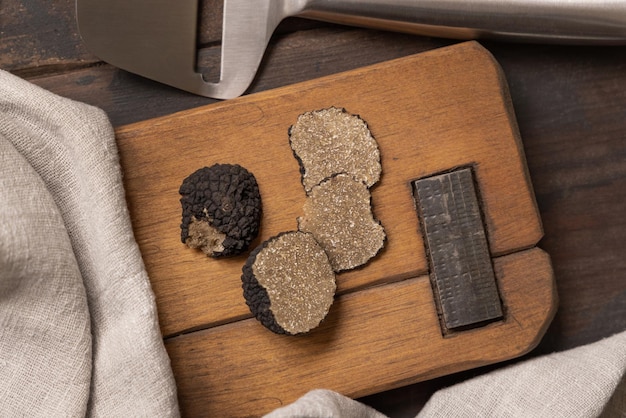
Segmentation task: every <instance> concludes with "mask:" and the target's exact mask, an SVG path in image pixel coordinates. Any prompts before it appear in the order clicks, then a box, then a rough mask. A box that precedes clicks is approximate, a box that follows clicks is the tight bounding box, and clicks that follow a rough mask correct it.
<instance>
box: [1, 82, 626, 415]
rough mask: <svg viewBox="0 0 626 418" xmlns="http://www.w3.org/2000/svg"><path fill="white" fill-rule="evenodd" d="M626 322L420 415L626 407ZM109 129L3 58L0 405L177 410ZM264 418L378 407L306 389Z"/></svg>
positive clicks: (476, 382) (445, 393)
mask: <svg viewBox="0 0 626 418" xmlns="http://www.w3.org/2000/svg"><path fill="white" fill-rule="evenodd" d="M625 371H626V332H623V333H621V334H618V335H615V336H613V337H611V338H607V339H605V340H602V341H599V342H597V343H595V344H592V345H589V346H586V347H579V348H576V349H574V350H571V351H568V352H563V353H556V354H552V355H549V356H545V357H540V358H536V359H533V360H530V361H527V362H522V363H519V364H517V365H515V366H511V367H508V368H503V369H500V370H499V371H497V372H494V373H490V374H487V375H484V376H482V377H479V378H476V379H473V380H470V381H467V382H464V383H461V384H459V385H457V386H453V387H450V388H447V389H444V390H442V391H440V392H438V393H436V394H435V395H434V396H433V397H432V399H431V400H430V401H429V403H428V404H427V405H426V407H425V408H424V409H423V410H422V412H421V413H420V416H424V417H439V416H440V417H444V416H445V417H451V416H452V417H454V416H467V417H479V416H493V417H517V416H519V417H531V416H536V417H577V416H578V417H592V416H599V415H601V414H603V415H604V416H626V415H625V414H626V409H624V408H625V405H624V404H625V399H626V390H625V389H624V387H625V385H624V373H625ZM178 415H179V413H178V405H177V400H176V385H175V382H174V379H173V376H172V371H171V368H170V363H169V359H168V357H167V353H166V351H165V349H164V346H163V342H162V339H161V335H160V333H159V327H158V321H157V312H156V307H155V303H154V295H153V293H152V290H151V288H150V282H149V279H148V276H147V274H146V271H145V269H144V266H143V263H142V260H141V255H140V253H139V250H138V247H137V244H136V242H135V240H134V237H133V234H132V229H131V225H130V220H129V216H128V211H127V208H126V202H125V197H124V189H123V185H122V177H121V172H120V167H119V161H118V155H117V149H116V145H115V138H114V135H113V130H112V128H111V126H110V124H109V122H108V120H107V117H106V115H105V114H104V113H103V112H102V111H101V110H99V109H97V108H94V107H91V106H88V105H85V104H82V103H77V102H74V101H71V100H68V99H64V98H61V97H58V96H56V95H54V94H52V93H49V92H47V91H45V90H42V89H40V88H38V87H36V86H34V85H32V84H30V83H28V82H26V81H23V80H21V79H19V78H17V77H15V76H13V75H11V74H9V73H6V72H3V71H1V70H0V416H2V417H5V416H8V417H13V416H25V417H37V416H40V417H78V416H106V417H117V416H124V417H138V416H146V417H169V416H178ZM268 416H270V417H294V416H298V417H347V418H349V417H365V418H367V417H381V416H382V415H381V414H380V413H378V412H376V411H374V410H373V409H371V408H369V407H366V406H364V405H362V404H360V403H358V402H356V401H353V400H351V399H348V398H346V397H344V396H342V395H340V394H338V393H335V392H331V391H326V390H316V391H312V392H310V393H308V394H307V395H305V396H303V397H302V398H301V399H300V400H298V401H297V402H295V403H294V404H291V405H288V406H286V407H283V408H281V409H278V410H276V411H274V412H272V413H271V414H269V415H268Z"/></svg>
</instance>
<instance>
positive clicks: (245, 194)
mask: <svg viewBox="0 0 626 418" xmlns="http://www.w3.org/2000/svg"><path fill="white" fill-rule="evenodd" d="M179 193H180V194H181V196H182V197H181V199H180V203H181V205H182V208H183V217H182V223H181V225H180V229H181V240H182V242H183V243H185V244H187V245H188V246H189V247H191V248H199V249H201V250H202V251H203V252H204V253H205V254H207V255H209V256H211V257H224V256H229V255H236V254H239V253H241V252H243V251H245V250H246V249H247V248H248V246H249V245H250V242H252V240H253V239H254V238H256V236H257V234H258V232H259V222H260V219H261V195H260V193H259V186H258V184H257V182H256V179H255V178H254V175H252V173H250V172H249V171H248V170H246V169H245V168H243V167H241V166H240V165H236V164H215V165H213V166H211V167H204V168H201V169H199V170H197V171H196V172H194V173H193V174H191V175H190V176H189V177H187V178H186V179H185V180H184V181H183V183H182V185H181V186H180V190H179Z"/></svg>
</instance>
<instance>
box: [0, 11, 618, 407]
mask: <svg viewBox="0 0 626 418" xmlns="http://www.w3.org/2000/svg"><path fill="white" fill-rule="evenodd" d="M211 7H214V5H213V0H206V4H204V3H203V16H204V17H203V24H202V25H201V30H202V33H201V34H200V36H199V39H200V41H201V43H202V48H201V49H200V51H199V62H200V64H201V65H202V66H203V67H205V68H206V69H207V70H211V69H212V70H215V65H214V62H215V56H216V55H217V51H218V45H217V42H216V41H217V39H216V36H217V35H216V33H219V31H218V30H217V29H216V26H217V25H215V24H214V23H215V20H214V19H213V20H212V18H211V17H207V15H208V14H209V13H210V10H212V9H211ZM453 42H455V41H451V40H444V39H434V38H427V37H418V36H409V35H403V34H394V33H387V32H381V31H373V30H366V29H356V28H349V27H341V26H334V25H328V24H321V23H317V22H309V21H303V20H298V19H290V20H287V21H285V22H284V23H283V24H281V26H280V27H279V30H278V31H277V33H276V35H275V36H274V37H273V39H272V41H271V45H270V47H269V49H268V52H267V54H266V56H265V59H264V61H263V64H262V66H261V68H260V70H259V73H258V76H257V78H256V80H255V82H254V84H253V85H252V87H251V88H250V90H249V93H252V92H257V91H262V90H267V89H271V88H274V87H279V86H283V85H287V84H291V83H294V82H297V81H303V80H308V79H312V78H316V77H320V76H323V75H328V74H333V73H337V72H340V71H344V70H349V69H353V68H357V67H361V66H364V65H368V64H372V63H376V62H381V61H384V60H388V59H392V58H397V57H401V56H405V55H409V54H414V53H419V52H422V51H426V50H430V49H433V48H437V47H440V46H444V45H449V44H451V43H453ZM483 45H484V46H485V47H486V48H487V49H488V50H489V51H491V52H492V54H493V55H494V56H495V58H496V59H497V60H498V62H499V63H500V64H501V66H502V67H503V69H504V73H505V75H506V77H507V79H508V82H509V87H510V91H511V96H512V99H513V104H514V107H515V111H516V115H517V120H518V123H519V129H520V131H521V135H522V139H523V143H524V149H525V152H526V157H527V160H528V166H529V170H530V175H531V179H532V182H533V184H534V188H535V193H536V196H537V201H538V204H539V209H540V211H541V216H542V219H543V224H544V229H545V237H544V239H543V240H542V241H541V242H540V247H542V248H543V249H545V250H546V251H547V252H548V253H549V254H550V255H551V257H552V262H553V266H554V272H555V276H556V280H557V287H558V291H559V297H560V306H559V311H558V313H557V316H556V318H555V319H554V322H553V323H552V325H551V327H550V328H549V330H548V332H547V334H546V336H545V338H544V339H543V341H542V342H541V343H540V345H539V346H538V347H537V348H536V349H535V350H534V351H533V352H532V353H531V354H529V355H527V356H526V357H525V358H528V357H532V356H536V355H539V354H544V353H549V352H552V351H560V350H565V349H569V348H573V347H576V346H579V345H582V344H587V343H590V342H593V341H597V340H599V339H601V338H604V337H607V336H610V335H612V334H614V333H616V332H620V331H623V330H624V329H626V220H625V216H626V47H617V46H614V47H592V46H585V47H575V46H548V45H526V44H511V43H498V42H483ZM0 68H2V69H4V70H7V71H10V72H12V73H14V74H16V75H18V76H20V77H23V78H25V79H27V80H29V81H31V82H33V83H35V84H37V85H40V86H42V87H44V88H46V89H48V90H51V91H53V92H55V93H57V94H59V95H61V96H65V97H69V98H72V99H75V100H79V101H82V102H86V103H89V104H92V105H95V106H98V107H100V108H102V109H104V110H105V111H106V112H107V113H108V115H109V117H110V119H111V122H112V124H113V125H114V126H115V127H118V126H121V125H124V124H127V123H131V122H136V121H141V120H146V119H149V118H153V117H156V116H161V115H166V114H170V113H173V112H176V111H179V110H183V109H189V108H193V107H197V106H202V105H206V104H209V103H211V102H213V100H211V99H207V98H202V97H198V96H194V95H191V94H188V93H185V92H182V91H178V90H175V89H173V88H170V87H167V86H164V85H161V84H158V83H155V82H152V81H150V80H146V79H143V78H141V77H139V76H136V75H133V74H129V73H127V72H125V71H122V70H119V69H116V68H114V67H112V66H110V65H108V64H105V63H102V62H101V61H99V60H98V58H97V57H95V56H93V55H92V54H90V52H89V51H88V50H87V48H86V47H85V45H84V44H82V42H81V39H80V36H79V35H78V33H77V27H76V23H75V21H74V2H73V1H72V0H46V1H43V0H28V1H26V0H22V1H18V0H3V1H2V2H0ZM501 366H502V365H497V366H491V367H489V368H485V369H478V370H473V371H470V372H465V373H461V374H457V375H452V376H447V377H443V378H439V379H436V380H433V381H429V382H423V383H419V384H415V385H411V386H407V387H403V388H399V389H396V390H393V391H389V392H384V393H381V394H377V395H372V396H368V397H366V398H363V399H361V400H362V401H363V402H365V403H367V404H370V405H372V406H374V407H375V408H377V409H379V410H380V411H382V412H384V413H387V414H389V415H390V416H392V417H404V416H412V415H415V413H417V411H419V409H420V408H421V407H422V406H423V404H424V402H425V401H426V400H427V399H428V397H429V396H430V394H432V392H433V391H435V390H436V389H438V388H440V387H443V386H447V385H450V384H453V383H456V382H459V381H462V380H465V379H467V378H469V377H472V376H475V375H478V374H481V373H484V372H486V371H488V370H490V369H493V368H495V367H501Z"/></svg>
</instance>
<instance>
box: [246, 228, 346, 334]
mask: <svg viewBox="0 0 626 418" xmlns="http://www.w3.org/2000/svg"><path fill="white" fill-rule="evenodd" d="M241 280H242V286H243V295H244V297H245V299H246V303H247V305H248V307H249V308H250V311H251V312H252V313H253V314H254V316H255V317H256V318H257V319H258V320H259V321H260V322H261V323H262V324H263V325H264V326H265V327H266V328H268V329H270V330H271V331H273V332H275V333H278V334H290V335H295V334H301V333H305V332H308V331H310V330H311V329H313V328H315V327H317V326H318V325H319V323H320V322H321V321H322V319H324V317H326V315H327V314H328V310H329V309H330V306H331V305H332V303H333V300H334V295H335V290H336V285H335V273H334V272H333V269H332V267H331V266H330V263H329V261H328V256H327V255H326V253H325V252H324V250H323V249H322V248H321V247H320V245H319V244H318V243H317V242H316V241H315V239H314V238H313V236H312V235H311V234H307V233H304V232H299V231H292V232H284V233H282V234H279V235H277V236H275V237H273V238H270V239H269V240H267V241H265V242H264V243H262V244H261V245H259V246H258V247H257V248H256V249H254V250H253V251H252V253H251V254H250V256H249V257H248V260H247V261H246V263H245V265H244V267H243V274H242V276H241Z"/></svg>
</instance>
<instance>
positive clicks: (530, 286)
mask: <svg viewBox="0 0 626 418" xmlns="http://www.w3.org/2000/svg"><path fill="white" fill-rule="evenodd" d="M494 270H495V272H496V276H497V277H498V285H499V288H500V290H501V294H502V300H503V303H504V304H505V306H506V307H507V315H506V318H505V319H504V320H503V321H501V322H496V323H493V324H490V325H487V326H485V327H482V328H477V329H474V330H470V331H464V332H459V333H456V334H454V335H453V336H449V337H445V338H444V337H443V336H442V334H441V330H440V328H439V320H438V318H437V310H436V307H435V304H434V301H433V296H432V293H431V287H430V283H429V279H428V277H427V276H423V277H417V278H414V279H409V280H404V281H402V282H398V283H392V284H387V285H383V286H377V287H374V288H371V289H367V290H363V291H360V292H353V293H351V294H348V295H344V296H341V297H340V298H339V299H338V300H337V301H336V302H335V304H334V305H333V307H332V308H331V312H330V314H329V317H328V318H327V320H325V321H324V322H323V324H322V326H321V327H320V328H318V329H316V330H314V331H313V332H311V333H310V334H307V335H303V336H297V337H292V336H284V335H277V334H273V333H271V332H270V331H268V330H266V329H265V328H263V327H261V326H259V324H258V323H257V322H256V320H254V319H248V320H244V321H238V322H235V323H232V324H228V325H224V326H220V327H216V328H212V329H209V330H205V331H198V332H193V333H190V334H187V335H183V336H180V337H176V338H172V339H169V340H167V343H166V347H167V350H168V352H169V354H170V357H171V359H172V367H173V368H174V374H175V376H176V379H177V382H178V391H179V392H178V393H179V400H180V403H181V408H182V412H183V415H185V416H194V417H195V416H198V417H199V416H226V415H227V416H231V417H238V416H251V415H262V414H264V413H266V412H269V411H271V410H272V409H274V408H277V407H280V406H282V405H285V404H287V403H289V402H292V401H294V400H295V399H297V398H298V397H299V396H301V395H304V394H305V393H306V392H307V391H309V390H311V389H315V388H319V387H325V388H329V389H333V390H336V391H338V392H340V393H344V394H346V395H348V396H352V397H358V396H363V395H368V394H370V393H372V392H376V391H384V390H388V389H390V388H393V387H397V386H398V385H401V384H404V385H406V384H409V383H413V382H416V381H420V380H425V379H429V378H433V377H437V376H441V375H445V374H449V373H453V372H457V371H460V370H465V369H468V368H473V367H478V366H482V365H485V364H490V363H494V362H498V361H502V360H506V359H509V358H511V357H515V356H519V355H521V354H523V353H525V352H527V351H528V350H530V349H531V348H532V347H534V346H535V345H536V344H537V343H538V341H539V338H540V335H541V334H542V333H543V332H544V331H545V329H546V328H547V326H548V324H549V322H550V320H551V319H552V317H553V315H554V313H555V309H556V297H557V296H556V291H555V288H554V281H553V275H552V267H551V266H550V260H549V257H548V256H547V255H546V254H545V253H544V252H543V251H541V250H539V249H537V248H535V249H532V250H526V251H521V252H517V253H514V254H511V255H507V256H502V257H498V258H496V259H495V260H494ZM529 295H532V297H530V296H529Z"/></svg>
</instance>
